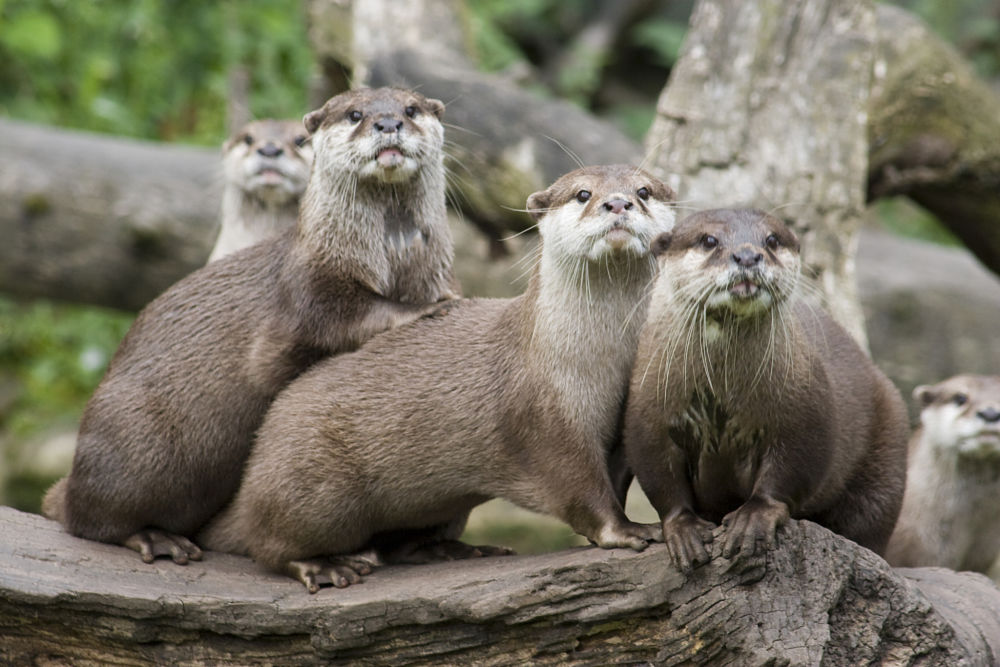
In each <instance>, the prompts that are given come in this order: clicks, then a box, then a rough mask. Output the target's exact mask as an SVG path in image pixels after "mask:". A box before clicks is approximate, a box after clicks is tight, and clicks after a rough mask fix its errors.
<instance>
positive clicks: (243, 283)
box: [43, 88, 458, 564]
mask: <svg viewBox="0 0 1000 667" xmlns="http://www.w3.org/2000/svg"><path fill="white" fill-rule="evenodd" d="M443 110H444V105H443V104H442V103H441V102H439V101H437V100H434V99H427V98H425V97H423V96H422V95H420V94H418V93H414V92H410V91H406V90H399V89H392V88H381V89H361V90H354V91H350V92H347V93H343V94H341V95H338V96H336V97H333V98H331V99H330V100H329V101H327V103H326V104H325V105H324V106H323V107H322V108H321V109H318V110H316V111H313V112H311V113H309V114H307V115H306V116H305V119H304V122H305V127H306V129H307V130H308V131H309V132H311V133H312V139H311V141H312V143H313V147H314V150H315V163H314V167H313V170H312V172H311V176H310V179H309V185H308V187H307V188H306V193H305V195H304V197H303V201H302V206H301V211H300V214H299V219H298V223H297V225H296V227H295V228H294V229H290V230H288V231H287V232H285V233H283V234H281V235H280V236H278V237H276V238H274V239H272V240H270V241H265V242H262V243H259V244H257V245H254V246H251V247H249V248H245V249H243V250H240V251H238V252H235V253H233V254H231V255H228V256H226V257H223V258H222V259H219V260H217V261H214V262H211V263H209V264H208V265H207V266H205V267H203V268H201V269H199V270H198V271H195V272H194V273H192V274H191V275H189V276H187V277H186V278H184V279H183V280H181V281H180V282H178V283H177V284H175V285H173V286H172V287H171V288H169V289H168V290H167V291H166V292H164V293H163V294H162V295H161V296H160V297H158V298H157V299H155V300H154V301H152V302H151V303H150V304H149V305H147V306H146V308H145V309H143V311H142V312H141V313H140V314H139V316H138V317H137V318H136V321H135V323H134V324H133V325H132V328H131V329H130V330H129V332H128V333H127V334H126V336H125V338H124V340H123V341H122V343H121V345H120V346H119V348H118V351H117V352H116V353H115V356H114V358H113V359H112V360H111V364H110V366H109V367H108V370H107V372H106V374H105V376H104V378H103V380H102V381H101V383H100V384H99V385H98V387H97V389H96V390H95V392H94V395H93V396H92V397H91V399H90V401H89V403H88V404H87V406H86V408H85V410H84V413H83V417H82V420H81V423H80V433H79V438H78V440H77V447H76V453H75V456H74V459H73V465H72V469H71V470H70V473H69V475H68V476H66V477H64V478H63V479H62V480H60V481H58V482H56V484H55V485H54V486H53V487H52V488H51V489H50V490H49V492H48V493H47V494H46V497H45V499H44V501H43V511H44V512H45V514H46V515H47V516H49V517H50V518H55V519H57V520H58V521H59V522H60V523H62V524H63V526H64V527H65V528H66V530H67V531H68V532H70V533H71V534H73V535H77V536H80V537H85V538H89V539H92V540H99V541H102V542H112V543H117V544H123V545H125V546H128V547H130V548H132V549H135V550H136V551H138V552H139V553H140V554H141V556H142V558H143V560H145V561H147V562H150V561H152V560H153V558H154V557H155V556H158V555H170V556H171V557H172V558H173V560H174V562H176V563H179V564H184V563H187V561H188V559H189V558H191V559H198V558H200V557H201V551H200V549H199V548H198V546H197V545H196V544H194V543H193V542H191V540H190V539H189V538H192V537H194V535H195V534H196V533H197V531H198V530H199V529H200V528H201V527H202V526H203V525H204V524H205V523H206V522H207V521H208V520H209V519H210V518H211V517H212V516H213V515H214V514H215V513H216V512H218V511H219V510H220V509H221V508H222V507H223V505H225V503H226V502H228V501H229V500H230V498H231V497H232V494H233V493H234V492H235V491H236V489H237V488H238V486H239V483H240V477H241V475H242V471H243V466H244V463H245V461H246V457H247V456H248V455H249V453H250V446H251V440H252V437H253V433H254V432H255V431H256V430H257V427H258V425H259V424H260V422H261V421H262V419H263V417H264V414H265V411H266V410H267V407H268V405H269V404H270V403H271V401H272V400H273V398H274V396H275V395H276V394H277V393H278V391H279V390H280V389H281V388H282V387H284V386H285V384H287V383H288V382H289V381H290V380H291V379H292V378H294V377H295V376H297V375H298V374H299V373H301V372H302V371H303V370H305V369H306V368H307V367H309V366H310V365H312V364H313V363H315V362H316V361H317V360H319V359H321V358H323V357H326V356H328V355H331V354H335V353H339V352H343V351H346V350H351V349H354V348H356V347H358V346H359V345H360V344H361V343H363V342H364V341H365V340H367V339H368V338H370V337H371V336H373V335H374V334H376V333H378V332H380V331H383V330H385V329H390V328H392V327H396V326H399V325H401V324H403V323H405V322H409V321H411V320H413V319H416V318H418V317H420V316H422V315H425V314H428V313H430V312H433V311H435V310H436V309H437V308H438V307H439V305H435V304H437V303H438V302H440V301H442V300H445V299H451V298H453V297H456V296H458V295H457V285H456V283H455V280H454V277H453V275H452V267H451V263H452V244H451V235H450V231H449V228H448V225H447V220H446V217H445V173H444V163H443V153H442V142H443V128H442V125H441V122H440V117H441V115H442V113H443Z"/></svg>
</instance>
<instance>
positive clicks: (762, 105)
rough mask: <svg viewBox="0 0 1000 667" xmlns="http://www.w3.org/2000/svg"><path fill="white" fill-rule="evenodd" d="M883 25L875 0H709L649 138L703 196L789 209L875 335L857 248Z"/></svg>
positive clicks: (849, 312) (689, 191)
mask: <svg viewBox="0 0 1000 667" xmlns="http://www.w3.org/2000/svg"><path fill="white" fill-rule="evenodd" d="M875 38H876V31H875V15H874V9H873V7H872V5H871V3H870V2H869V1H868V0H817V1H816V2H800V1H798V0H763V1H762V2H740V0H702V1H701V2H699V3H698V4H697V5H696V6H695V10H694V13H693V14H692V16H691V26H690V29H689V31H688V35H687V39H686V41H685V45H684V47H683V49H682V52H681V56H680V59H679V61H678V63H677V65H676V66H675V68H674V70H673V72H672V73H671V77H670V82H669V84H668V85H667V87H666V88H664V90H663V93H662V95H661V96H660V99H659V102H658V104H657V116H656V119H655V120H654V122H653V126H652V127H651V128H650V131H649V133H648V135H647V137H646V146H647V150H649V151H650V152H651V153H652V159H651V164H652V165H653V166H654V169H655V171H656V172H657V173H659V174H660V175H661V176H662V177H665V178H667V179H669V181H670V182H671V185H673V186H674V187H675V189H676V190H677V191H678V192H679V193H680V194H681V198H682V199H684V200H687V201H689V202H691V204H692V205H693V206H695V207H697V208H711V207H718V206H731V205H734V204H743V205H746V204H752V205H756V206H758V207H760V208H763V209H765V210H775V211H777V212H778V214H779V215H780V216H781V217H784V218H786V219H788V220H789V221H790V222H791V223H792V227H793V229H794V230H795V231H796V232H797V233H798V235H799V238H800V240H801V241H802V246H803V249H804V251H803V272H804V273H805V274H806V275H807V276H809V277H810V278H812V279H813V280H814V281H815V283H816V284H817V286H819V287H820V289H821V291H822V294H823V295H824V297H825V300H826V304H827V306H828V307H829V309H830V311H831V312H832V314H833V315H834V317H835V318H836V319H837V320H838V321H840V323H841V324H843V325H844V326H845V327H846V328H847V329H848V330H849V331H850V332H851V333H852V334H853V335H854V336H855V338H856V339H857V340H859V341H860V342H862V344H864V343H865V334H864V320H863V317H862V314H861V311H860V308H859V307H858V302H857V296H856V290H855V280H854V252H855V247H856V244H857V240H856V239H857V231H858V226H859V222H860V218H861V214H862V212H863V210H864V205H865V197H864V175H865V173H866V169H867V140H866V134H865V129H866V121H867V109H868V100H869V91H870V89H871V71H872V64H873V61H874V46H875Z"/></svg>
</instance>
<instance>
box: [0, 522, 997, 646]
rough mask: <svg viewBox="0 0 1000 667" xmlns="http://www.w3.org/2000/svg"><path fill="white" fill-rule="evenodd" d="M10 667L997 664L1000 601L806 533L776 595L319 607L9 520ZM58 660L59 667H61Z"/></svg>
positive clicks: (643, 568) (419, 573)
mask: <svg viewBox="0 0 1000 667" xmlns="http://www.w3.org/2000/svg"><path fill="white" fill-rule="evenodd" d="M0 526H2V528H3V531H4V535H5V539H4V541H3V543H2V544H0V659H2V660H3V661H4V662H5V663H12V664H66V663H69V664H121V665H131V664H149V663H156V664H177V665H185V664H198V665H205V664H217V663H220V662H228V663H237V664H256V663H267V664H278V665H286V664H296V665H303V664H333V665H339V664H345V665H346V664H368V665H431V664H464V665H520V664H529V663H530V664H537V665H547V664H552V665H593V664H634V663H644V664H654V665H679V664H697V665H744V666H752V665H778V664H780V665H820V664H822V665H858V664H871V663H876V664H878V663H881V664H893V665H917V664H919V665H984V666H985V665H990V664H996V661H997V660H1000V620H998V619H1000V590H998V589H997V588H996V586H994V585H993V584H992V582H990V581H989V580H988V579H987V578H986V577H984V576H982V575H976V574H969V573H964V574H956V573H954V572H950V571H947V570H940V569H928V568H922V569H916V570H899V571H893V570H892V569H890V568H889V567H888V565H886V563H885V562H884V561H882V560H881V559H880V558H878V557H877V556H875V555H874V554H872V553H871V552H869V551H867V550H865V549H862V548H860V547H858V546H856V545H854V544H853V543H851V542H847V541H846V540H844V539H842V538H840V537H837V536H836V535H833V534H832V533H830V532H829V531H827V530H825V529H823V528H820V527H818V526H816V525H815V524H810V523H807V522H792V524H791V525H790V527H789V528H788V529H787V531H786V532H784V533H783V534H782V540H781V545H780V547H779V549H778V550H776V551H775V552H773V553H772V554H771V555H770V556H769V557H768V562H767V571H766V573H765V574H764V576H763V578H762V579H760V580H759V581H756V582H753V583H747V582H746V581H741V578H740V576H738V575H737V574H735V573H734V572H727V571H726V570H727V565H728V563H727V561H725V560H724V559H722V558H721V557H719V556H716V558H715V559H714V560H713V561H712V562H711V563H710V564H709V565H707V566H704V567H702V568H699V569H698V570H696V571H695V572H694V573H693V574H691V575H690V576H688V577H685V576H684V575H681V574H679V573H677V572H675V571H673V570H672V569H671V568H670V567H669V566H668V565H667V561H666V555H665V553H664V552H663V549H662V547H661V546H659V545H654V546H653V547H651V548H650V549H648V550H647V551H646V552H643V553H641V554H637V553H633V552H630V551H628V550H613V551H603V550H600V549H596V548H580V549H573V550H569V551H562V552H557V553H552V554H546V555H541V556H521V557H518V556H515V557H508V558H491V559H482V560H473V561H464V562H456V563H444V564H438V565H427V566H413V567H394V568H386V569H383V570H380V571H377V572H375V573H373V574H372V575H370V576H369V578H368V580H367V581H366V583H364V584H363V585H360V586H355V587H351V588H348V589H344V590H336V589H332V588H324V589H323V590H321V591H320V592H319V593H318V594H316V595H312V596H311V595H309V594H308V593H306V592H305V589H304V588H303V587H302V585H301V584H299V583H297V582H294V581H292V580H291V579H285V578H282V577H278V576H274V575H269V574H266V573H263V572H261V571H259V570H258V569H257V568H256V566H255V565H254V564H253V563H252V562H251V561H249V560H247V559H243V558H239V557H235V556H228V555H223V554H214V553H209V554H208V555H207V557H206V560H205V561H203V562H201V563H192V564H191V565H189V566H187V567H179V566H177V565H174V564H172V563H169V562H167V561H157V562H156V563H154V564H152V565H144V564H143V563H141V562H140V561H139V559H138V557H137V556H136V555H135V553H133V552H130V551H127V550H125V549H123V548H120V547H114V546H109V545H103V544H97V543H92V542H87V541H83V540H78V539H76V538H72V537H69V536H68V535H66V534H64V533H62V532H61V530H60V529H59V528H58V526H57V525H56V524H54V523H52V522H49V521H47V520H45V519H43V518H41V517H38V516H35V515H30V514H23V513H20V512H17V511H15V510H11V509H9V508H0ZM47 661H48V662H47Z"/></svg>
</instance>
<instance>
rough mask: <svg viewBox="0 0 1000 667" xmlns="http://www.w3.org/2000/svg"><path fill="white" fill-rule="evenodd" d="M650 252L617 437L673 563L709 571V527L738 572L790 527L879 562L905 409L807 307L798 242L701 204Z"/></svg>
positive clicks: (746, 214)
mask: <svg viewBox="0 0 1000 667" xmlns="http://www.w3.org/2000/svg"><path fill="white" fill-rule="evenodd" d="M654 252H656V254H657V255H658V257H659V264H660V273H659V276H658V278H657V280H656V283H655V285H654V287H653V290H652V295H651V297H650V304H649V311H648V314H647V319H646V323H645V325H644V327H643V331H642V333H641V336H640V341H639V348H638V352H637V355H636V364H635V369H634V372H633V376H632V381H631V385H630V389H629V399H628V405H627V407H626V410H625V426H624V433H623V440H624V447H625V454H626V459H627V461H628V463H629V465H630V467H631V469H632V470H633V471H635V474H636V477H637V478H638V480H639V484H640V485H641V487H642V489H643V490H644V491H645V493H646V495H647V496H648V497H649V500H650V501H651V503H652V505H653V507H654V508H656V510H657V511H658V512H659V515H660V518H661V520H662V524H663V533H664V541H665V542H666V544H667V551H668V553H669V557H670V559H671V561H672V563H673V564H674V566H676V567H677V568H678V569H680V570H683V571H686V570H690V569H691V568H692V567H694V566H697V565H699V564H703V563H705V562H707V560H708V559H709V552H708V550H707V549H706V544H707V543H709V542H711V541H712V529H713V528H714V527H715V524H718V523H719V522H720V521H721V523H722V525H723V526H724V532H723V537H722V540H723V541H722V550H721V552H722V555H723V556H724V557H726V558H730V559H733V560H734V562H736V561H743V563H744V564H746V563H752V562H754V561H755V560H756V562H757V563H759V562H760V560H759V558H760V557H761V556H763V555H764V554H765V553H766V551H765V550H764V549H762V548H761V547H767V548H772V547H773V546H774V545H775V542H776V533H777V530H778V528H779V527H781V526H782V525H783V524H784V523H785V522H786V521H787V520H788V519H789V517H792V518H796V519H810V520H812V521H815V522H817V523H820V524H822V525H823V526H826V527H827V528H829V529H831V530H833V531H835V532H837V533H839V534H841V535H843V536H845V537H847V538H849V539H851V540H854V541H855V542H857V543H858V544H860V545H862V546H865V547H868V548H869V549H871V550H873V551H875V552H877V553H881V552H882V550H883V549H884V548H885V545H886V541H887V540H888V539H889V534H890V533H891V532H892V528H893V524H894V523H895V521H896V516H897V514H898V513H899V507H900V503H901V501H902V495H903V485H904V478H905V468H906V438H907V433H908V423H907V418H906V411H905V406H904V404H903V401H902V399H901V398H900V396H899V392H898V391H897V390H896V388H895V387H894V386H893V385H892V384H891V383H890V382H889V380H888V379H887V378H886V377H885V375H883V374H882V373H881V372H880V371H879V370H878V369H877V368H876V367H875V365H874V364H873V363H872V362H871V360H869V358H868V357H867V356H866V355H865V353H864V352H863V351H862V350H861V349H860V348H859V347H858V345H857V344H856V343H855V342H854V340H853V339H852V338H851V337H850V336H849V335H848V334H847V332H846V331H845V330H844V329H843V328H842V327H841V326H840V325H838V324H837V323H836V322H834V321H833V319H832V318H831V317H830V316H829V315H828V314H827V313H826V312H824V311H823V310H822V309H820V308H819V307H818V306H815V305H812V304H811V303H810V302H809V301H808V300H807V299H806V298H805V295H804V294H803V286H802V285H801V284H800V282H801V281H800V258H799V243H798V240H797V238H796V236H795V234H794V233H793V232H792V231H791V230H790V229H789V228H788V227H787V226H786V225H785V224H784V223H783V222H782V221H780V220H778V219H777V218H775V217H773V216H771V215H767V214H765V213H763V212H761V211H758V210H733V209H720V210H710V211H703V212H699V213H696V214H694V215H692V216H690V217H688V218H686V219H685V220H684V221H682V222H680V223H678V225H677V227H676V228H675V229H674V230H673V232H672V233H670V234H666V235H663V236H661V237H660V238H658V239H657V240H656V241H655V242H654ZM744 559H746V560H744Z"/></svg>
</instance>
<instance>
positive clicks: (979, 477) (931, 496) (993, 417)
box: [886, 375, 1000, 577]
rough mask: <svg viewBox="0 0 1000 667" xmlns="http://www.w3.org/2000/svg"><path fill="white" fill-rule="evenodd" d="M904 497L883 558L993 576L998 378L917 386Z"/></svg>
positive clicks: (997, 552)
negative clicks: (916, 412)
mask: <svg viewBox="0 0 1000 667" xmlns="http://www.w3.org/2000/svg"><path fill="white" fill-rule="evenodd" d="M913 395H914V397H915V398H916V400H917V402H918V403H919V404H920V406H921V411H920V426H919V427H918V428H917V430H916V431H915V432H914V434H913V437H912V438H911V440H910V464H909V470H908V473H907V479H906V494H905V495H904V497H903V509H902V511H901V512H900V515H899V522H898V524H897V525H896V530H895V532H894V533H893V534H892V539H890V540H889V547H888V549H887V550H886V560H887V561H889V563H891V564H892V565H895V566H901V567H917V566H923V565H938V566H941V567H948V568H951V569H953V570H975V571H978V572H986V573H989V574H991V576H994V577H996V576H997V575H1000V571H998V570H996V569H992V570H991V567H992V566H994V564H1000V563H998V560H997V559H998V557H1000V517H998V515H997V510H996V508H997V505H998V504H1000V377H997V376H986V375H958V376H955V377H953V378H949V379H947V380H945V381H944V382H939V383H938V384H935V385H930V386H921V387H917V388H916V389H915V390H914V392H913Z"/></svg>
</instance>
